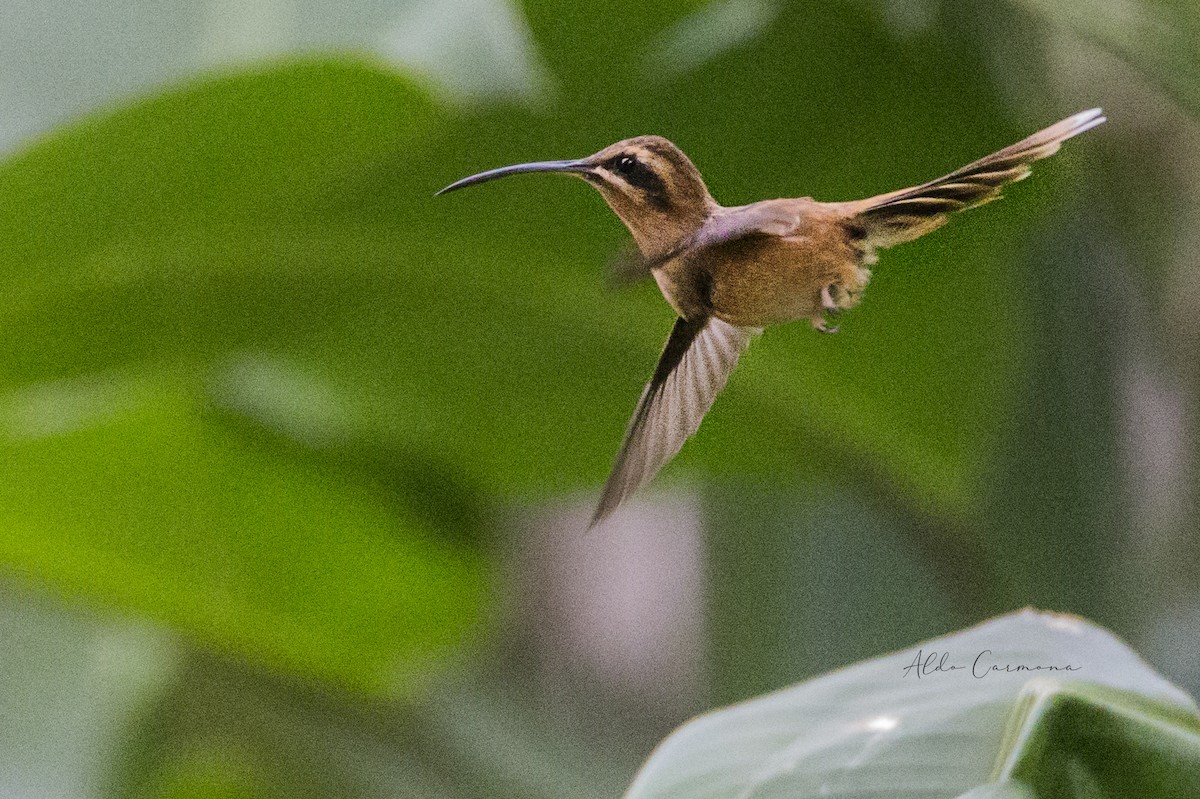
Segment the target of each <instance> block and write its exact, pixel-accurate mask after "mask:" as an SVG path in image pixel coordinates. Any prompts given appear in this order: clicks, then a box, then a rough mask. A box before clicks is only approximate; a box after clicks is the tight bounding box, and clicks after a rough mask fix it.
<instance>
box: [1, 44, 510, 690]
mask: <svg viewBox="0 0 1200 799" xmlns="http://www.w3.org/2000/svg"><path fill="white" fill-rule="evenodd" d="M432 114H433V111H432V106H431V105H430V103H429V102H428V100H427V99H426V98H425V97H424V95H423V94H422V93H421V92H420V91H418V90H416V89H414V88H413V87H412V85H411V84H410V83H409V82H408V81H406V80H405V79H403V78H401V77H400V76H398V75H396V74H394V73H391V72H388V71H385V70H383V69H380V68H379V67H377V66H375V65H373V64H370V63H364V62H361V61H355V60H338V59H327V60H300V61H295V62H289V63H284V64H279V65H274V66H270V67H265V68H259V69H255V70H252V71H249V72H244V73H237V74H232V75H228V76H224V77H216V78H207V79H204V80H200V81H197V82H195V83H193V84H190V85H187V86H184V87H182V88H180V89H178V90H175V91H172V92H169V93H166V94H164V95H162V96H160V97H156V98H152V99H149V100H147V101H144V102H141V103H138V104H136V105H134V106H132V107H130V108H127V109H123V110H120V111H117V112H114V113H109V114H104V115H98V116H95V117H93V118H90V119H87V120H84V121H82V122H80V123H78V124H76V125H74V126H72V127H70V128H67V129H65V130H63V131H62V132H60V133H58V134H56V135H54V136H52V137H49V138H48V139H46V140H45V141H43V142H42V143H40V144H39V145H37V146H35V147H33V148H32V149H30V150H28V151H27V152H25V153H23V154H21V155H19V156H17V157H16V158H14V159H13V160H11V161H10V162H8V163H7V164H5V165H4V167H3V168H2V169H0V242H2V244H3V246H0V274H3V275H4V276H5V279H6V281H7V282H8V284H9V286H10V288H11V290H10V291H9V292H7V293H6V296H5V299H4V301H3V303H0V320H3V325H4V328H5V332H6V335H5V337H4V343H3V344H2V345H0V364H2V369H0V392H2V393H0V453H2V455H0V561H2V562H4V563H6V564H10V565H11V567H13V568H15V569H16V571H17V572H18V573H20V574H25V575H29V576H31V577H34V578H36V579H37V580H39V581H45V582H47V583H50V584H53V585H55V586H58V587H59V588H65V589H67V590H69V591H71V592H72V593H75V594H78V595H82V596H86V597H91V598H95V599H98V600H100V601H102V602H103V603H105V604H109V605H116V606H118V607H122V608H128V609H131V610H135V611H138V612H140V613H143V614H145V615H147V616H150V617H152V618H155V619H159V620H163V621H166V622H169V623H171V624H172V625H174V626H176V627H178V628H180V629H182V630H185V631H187V632H188V633H190V634H192V635H193V636H195V637H196V638H198V639H199V640H202V641H204V642H206V643H208V644H210V645H212V646H214V647H216V648H219V649H224V650H228V651H234V652H239V653H242V654H244V655H247V656H249V657H251V658H253V659H255V660H258V661H262V662H267V663H270V664H272V665H273V666H275V667H278V668H283V669H287V670H290V671H293V672H297V673H300V674H304V675H307V676H317V677H321V678H325V679H329V680H333V681H337V682H341V683H343V684H345V685H348V686H352V687H355V688H360V689H365V690H371V691H384V692H407V691H411V690H413V689H415V688H416V687H418V686H419V685H420V684H421V683H422V681H423V680H424V679H425V678H426V677H427V675H428V674H429V673H430V671H431V670H432V669H434V668H435V667H436V665H437V663H438V662H439V661H440V660H442V659H444V658H445V657H446V656H447V655H449V654H450V653H452V652H453V651H454V650H455V648H456V647H457V646H458V645H459V644H461V642H462V641H463V639H464V638H465V637H466V636H467V635H468V632H469V631H471V630H472V629H473V628H474V627H475V625H476V624H477V623H478V622H479V620H480V618H481V615H482V612H483V609H484V606H485V604H486V582H487V580H486V567H485V562H484V558H483V556H482V555H481V554H480V553H479V552H478V551H477V550H476V549H475V548H474V547H471V546H468V545H465V544H460V543H453V542H452V541H450V540H448V539H447V537H446V535H445V533H446V532H453V533H455V534H456V535H459V536H461V534H462V533H463V531H462V530H453V531H446V530H444V529H441V528H439V527H438V526H436V520H431V519H430V518H429V516H428V515H426V514H422V513H420V512H419V508H418V507H417V504H418V503H414V502H413V501H411V500H412V497H411V496H410V495H409V494H406V493H405V492H404V491H403V490H400V489H398V488H396V487H395V486H392V485H390V484H389V483H388V477H389V475H391V474H405V473H407V472H410V471H414V472H416V471H420V472H427V471H428V470H427V469H424V468H422V466H421V464H420V461H419V459H418V458H417V457H416V455H414V453H413V452H412V451H411V450H410V449H403V448H401V449H397V448H395V447H390V448H389V447H388V446H386V442H385V444H384V445H380V444H377V443H376V441H375V438H374V437H373V436H372V435H371V428H370V427H369V425H366V424H365V423H364V422H363V421H362V419H361V417H360V415H359V414H358V413H357V409H356V405H355V399H356V397H357V393H356V392H355V390H354V388H355V385H356V383H357V382H358V378H360V377H361V373H355V374H354V375H353V376H352V380H351V381H350V384H349V385H345V384H338V383H337V382H335V381H334V379H333V376H332V375H331V371H330V370H329V369H327V368H321V366H320V365H319V363H318V358H317V357H316V356H315V353H317V352H318V351H320V352H325V353H329V355H328V357H329V360H330V361H333V360H336V359H338V358H344V356H345V353H346V352H347V351H349V349H350V348H347V349H346V350H342V349H339V348H337V347H334V346H331V344H332V343H334V342H336V343H337V344H339V345H340V344H341V343H342V342H343V341H344V339H343V334H344V332H345V330H346V329H347V328H352V327H353V326H354V325H355V323H356V314H357V313H358V312H360V311H361V310H362V308H363V303H364V302H366V301H368V298H369V297H371V296H373V295H374V294H375V293H377V286H376V285H374V284H371V285H370V287H369V288H368V287H365V286H364V283H363V282H362V278H361V275H362V272H361V270H359V271H355V270H354V269H353V268H347V269H345V270H344V274H335V272H338V271H339V270H341V267H342V266H343V265H345V264H346V263H348V262H351V263H352V262H353V261H354V260H355V259H356V257H357V256H358V254H359V253H357V252H356V251H355V250H354V245H355V242H358V241H360V240H361V239H356V238H354V237H353V236H349V237H348V235H347V234H346V232H345V230H346V227H347V222H346V218H345V216H339V213H338V212H339V209H340V207H341V205H342V203H343V202H344V199H343V197H344V195H345V194H346V193H347V192H348V191H349V190H348V189H347V188H346V186H347V185H348V184H349V185H354V186H358V187H360V188H361V185H362V182H363V180H364V175H367V174H370V173H371V171H372V170H374V169H376V168H377V165H378V163H379V162H380V160H381V159H385V158H387V157H390V154H392V153H393V152H395V151H396V150H397V149H404V148H406V147H410V146H412V143H413V142H414V141H418V140H419V139H420V137H421V136H422V131H423V130H424V129H425V128H426V127H427V125H428V123H429V121H430V119H431V118H432ZM334 231H337V232H334ZM338 247H345V248H346V249H345V250H339V251H338V253H337V256H336V257H333V256H331V255H330V253H331V251H332V250H334V249H335V248H338ZM327 264H331V265H332V267H333V270H332V271H331V272H330V273H328V274H323V273H321V272H320V271H319V270H320V268H321V267H322V266H324V265H327ZM389 265H390V261H389ZM324 278H329V279H330V282H329V283H325V282H323V280H324ZM339 280H340V281H341V282H339ZM346 281H351V282H352V283H353V282H354V281H359V282H357V283H356V284H355V286H356V287H357V288H358V291H356V292H353V296H351V297H350V298H347V299H344V301H342V300H343V298H341V297H338V296H337V294H336V292H337V291H338V289H339V288H342V287H343V286H345V282H346ZM290 300H297V301H298V304H295V305H293V304H291V303H290V302H289V301H290ZM301 300H302V301H303V302H299V301H301ZM339 323H340V324H339ZM331 330H332V331H333V333H332V334H330V331H331ZM316 342H321V344H322V347H321V348H318V346H317V343H316ZM372 458H374V461H373V462H369V461H371V459H372ZM434 474H436V471H434ZM453 486H454V483H453V481H448V482H447V485H446V486H445V487H444V488H443V487H440V486H439V487H438V489H437V490H440V491H442V492H443V494H453V493H454V491H455V489H454V487H453ZM431 525H435V526H431Z"/></svg>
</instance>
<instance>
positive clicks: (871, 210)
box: [847, 108, 1106, 249]
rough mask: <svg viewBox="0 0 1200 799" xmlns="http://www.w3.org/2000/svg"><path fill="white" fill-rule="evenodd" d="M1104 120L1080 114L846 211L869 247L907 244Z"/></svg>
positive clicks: (1096, 113)
mask: <svg viewBox="0 0 1200 799" xmlns="http://www.w3.org/2000/svg"><path fill="white" fill-rule="evenodd" d="M1104 121H1106V118H1105V117H1104V112H1103V111H1102V110H1101V109H1099V108H1093V109H1091V110H1089V111H1083V112H1081V113H1078V114H1075V115H1074V116H1072V117H1068V118H1067V119H1064V120H1063V121H1061V122H1059V123H1057V124H1054V125H1051V126H1050V127H1048V128H1046V129H1045V130H1041V131H1038V132H1037V133H1035V134H1033V135H1032V136H1030V137H1029V138H1027V139H1022V140H1021V141H1019V142H1017V143H1016V144H1013V145H1010V146H1008V147H1005V148H1004V149H1003V150H998V151H996V152H994V153H992V154H991V155H988V156H985V157H983V158H980V159H979V160H978V161H974V162H972V163H970V164H967V165H966V166H964V167H962V168H961V169H956V170H955V171H953V172H951V173H950V174H949V175H946V176H944V177H940V178H938V179H937V180H931V181H929V182H928V183H923V184H921V185H920V186H914V187H913V188H910V189H901V190H900V191H894V192H891V193H890V194H881V195H879V196H877V197H870V198H868V199H866V200H860V201H859V202H856V203H847V205H848V206H849V208H848V209H847V210H849V211H850V212H851V213H852V214H854V216H855V219H854V221H855V222H857V223H858V225H860V226H861V227H862V228H863V229H865V230H866V233H867V244H868V246H869V247H870V248H871V249H874V248H876V247H891V246H894V245H896V244H902V243H904V242H906V241H912V240H913V239H915V238H918V237H920V236H923V235H925V234H926V233H928V232H930V231H931V230H935V229H937V228H939V227H941V226H942V225H944V224H945V223H946V221H947V220H948V219H949V216H950V214H952V213H954V212H955V211H961V210H964V209H966V208H974V207H975V206H978V205H983V204H984V203H986V202H990V201H992V200H994V199H996V198H997V197H999V196H1000V190H1001V189H1002V188H1003V187H1004V186H1005V185H1006V184H1008V183H1013V182H1015V181H1018V180H1021V179H1022V178H1024V177H1026V176H1027V175H1028V174H1029V172H1030V164H1032V163H1033V162H1034V161H1037V160H1040V159H1042V158H1046V157H1048V156H1051V155H1054V153H1056V152H1058V148H1059V147H1060V146H1061V145H1062V143H1063V142H1064V141H1066V140H1067V139H1069V138H1071V137H1072V136H1078V135H1079V134H1080V133H1083V132H1084V131H1085V130H1091V129H1092V128H1094V127H1096V126H1097V125H1099V124H1101V123H1102V122H1104Z"/></svg>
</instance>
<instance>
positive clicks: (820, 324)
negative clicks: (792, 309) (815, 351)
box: [812, 316, 838, 333]
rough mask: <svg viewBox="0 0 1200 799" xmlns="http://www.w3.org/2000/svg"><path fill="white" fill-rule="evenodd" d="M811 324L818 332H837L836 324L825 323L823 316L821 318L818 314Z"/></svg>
mask: <svg viewBox="0 0 1200 799" xmlns="http://www.w3.org/2000/svg"><path fill="white" fill-rule="evenodd" d="M812 326H813V330H816V331H817V332H818V333H836V332H838V329H837V325H834V326H833V327H830V326H829V325H827V324H825V320H824V319H823V318H821V317H820V316H818V317H816V318H814V319H813V320H812Z"/></svg>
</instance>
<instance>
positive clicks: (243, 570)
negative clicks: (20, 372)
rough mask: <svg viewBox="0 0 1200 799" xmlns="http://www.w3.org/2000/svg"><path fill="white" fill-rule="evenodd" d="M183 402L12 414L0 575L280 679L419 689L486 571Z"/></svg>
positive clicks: (101, 388) (173, 398) (65, 405)
mask: <svg viewBox="0 0 1200 799" xmlns="http://www.w3.org/2000/svg"><path fill="white" fill-rule="evenodd" d="M190 388H191V387H190V386H189V385H188V384H187V382H186V381H182V380H171V379H169V378H162V379H160V380H157V381H151V380H147V379H129V380H121V379H120V378H119V377H117V376H108V377H105V378H94V379H91V380H87V381H82V380H81V381H75V382H62V383H58V384H55V385H53V386H42V387H39V388H38V389H36V390H33V389H31V390H27V391H26V392H23V393H22V394H18V395H14V396H12V397H10V400H9V404H8V408H7V411H8V413H7V414H6V418H4V419H3V421H4V422H5V424H4V429H5V433H6V435H5V436H4V438H3V440H2V441H0V453H2V455H0V458H2V459H3V463H4V465H5V479H4V480H3V481H0V530H3V531H4V535H3V536H2V537H0V560H3V561H4V562H7V563H12V564H16V565H17V566H18V571H19V572H21V573H24V574H27V575H29V576H31V577H35V578H38V579H41V580H48V581H52V582H54V583H56V584H57V585H59V586H61V587H64V588H66V589H68V590H70V591H72V592H73V593H79V594H83V595H90V596H100V597H102V598H104V600H105V601H106V602H107V603H110V604H115V605H118V606H120V607H125V608H131V609H135V610H138V611H140V612H142V613H144V614H146V615H148V616H151V617H153V618H157V619H160V620H163V621H166V622H170V623H172V624H174V625H176V626H178V627H181V628H183V629H185V630H188V631H190V632H191V633H192V634H193V635H195V636H196V637H198V638H199V639H200V640H202V641H204V642H206V643H209V644H211V645H213V646H216V647H217V648H221V649H226V650H233V651H240V652H244V653H247V654H249V655H251V656H252V657H254V658H256V659H259V660H264V661H267V662H269V663H271V664H273V665H275V666H277V667H282V668H286V669H289V670H292V671H297V672H301V673H305V674H308V675H312V676H318V677H323V678H327V679H332V680H338V681H341V682H344V683H347V684H350V685H352V686H354V687H359V688H363V689H367V690H373V691H398V690H399V691H402V690H411V689H412V688H413V687H415V686H417V685H419V684H420V680H421V679H423V678H424V677H426V676H427V675H428V673H429V671H430V669H431V668H432V667H433V665H434V664H435V663H436V661H437V660H438V659H439V658H440V657H443V656H444V655H445V654H447V652H448V651H450V650H451V649H452V648H453V646H454V645H455V644H456V643H458V642H459V641H460V640H461V638H462V637H463V636H464V634H465V633H466V632H467V631H468V630H470V629H471V628H472V626H473V625H474V623H475V622H476V620H477V619H478V617H479V613H480V611H481V608H482V606H483V603H484V591H483V585H484V564H483V562H482V559H481V557H480V556H479V555H478V554H476V553H474V552H473V551H472V550H470V549H468V548H465V547H463V546H460V545H455V544H452V543H450V542H448V541H446V540H444V538H442V537H441V536H439V535H438V534H437V533H436V531H434V530H431V529H428V528H427V527H426V526H425V525H423V524H422V523H421V522H420V521H419V520H417V519H415V518H413V517H412V516H411V515H410V514H405V513H403V512H402V511H401V510H400V509H397V508H396V507H395V506H393V505H392V504H391V503H389V502H388V501H387V498H386V497H385V496H381V495H380V494H379V493H378V492H377V491H373V490H371V489H370V488H369V487H366V486H362V485H355V484H353V483H350V482H346V481H340V480H336V479H331V477H333V476H334V475H331V473H330V471H329V470H328V469H327V468H322V467H321V466H320V465H319V464H312V463H307V462H304V461H297V460H295V459H292V458H289V457H287V456H285V455H282V454H280V453H279V452H274V451H271V450H264V449H263V448H261V447H255V446H253V445H252V444H250V443H248V442H246V441H245V440H244V439H243V438H242V437H241V436H240V435H238V434H237V432H236V431H234V430H231V429H222V428H221V427H220V426H218V425H214V424H212V423H211V422H210V421H208V420H207V419H206V414H205V412H204V408H203V407H201V406H198V404H197V402H196V400H195V399H194V392H193V391H192V390H190Z"/></svg>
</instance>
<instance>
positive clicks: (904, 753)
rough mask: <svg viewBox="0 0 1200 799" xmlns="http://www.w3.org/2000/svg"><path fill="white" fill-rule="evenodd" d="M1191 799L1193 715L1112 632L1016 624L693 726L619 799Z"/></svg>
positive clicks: (1196, 783) (1199, 719)
mask: <svg viewBox="0 0 1200 799" xmlns="http://www.w3.org/2000/svg"><path fill="white" fill-rule="evenodd" d="M1068 667H1070V669H1071V670H1070V671H1067V670H1066V669H1067V668H1068ZM1051 668H1053V669H1055V670H1053V671H1052V670H1050V669H1051ZM1009 780H1012V781H1013V782H1014V783H1015V784H1009V785H1007V786H1004V787H995V788H992V787H987V788H985V787H982V786H984V785H985V784H987V783H992V782H1001V783H1003V782H1005V781H1009ZM1063 786H1070V788H1069V789H1068V790H1064V789H1063ZM1161 786H1170V789H1162V790H1161V791H1160V792H1157V793H1156V792H1154V791H1156V790H1160V787H1161ZM1178 786H1186V787H1187V788H1188V790H1186V791H1183V792H1179V791H1178V790H1175V789H1177V787H1178ZM1197 789H1200V714H1198V713H1197V709H1196V706H1195V704H1194V703H1193V701H1192V700H1191V699H1190V698H1189V697H1188V696H1187V695H1185V694H1183V693H1182V692H1181V691H1180V690H1179V689H1177V688H1175V687H1174V686H1172V685H1171V684H1170V683H1168V682H1167V681H1166V680H1164V679H1163V678H1162V677H1160V676H1159V675H1158V674H1156V673H1155V672H1154V671H1153V670H1152V669H1151V668H1150V667H1149V666H1147V665H1146V664H1145V663H1144V662H1143V661H1142V660H1141V659H1140V658H1139V657H1138V656H1137V655H1136V654H1135V653H1134V652H1133V651H1132V650H1130V649H1129V648H1128V647H1127V646H1125V645H1124V644H1123V643H1121V642H1120V641H1119V640H1117V639H1116V638H1115V637H1113V636H1112V635H1111V634H1109V633H1108V632H1106V631H1104V630H1102V629H1100V628H1098V627H1095V626H1093V625H1092V624H1090V623H1088V622H1086V621H1084V620H1082V619H1078V618H1075V617H1069V616H1058V615H1051V614H1044V613H1036V612H1033V611H1022V612H1020V613H1015V614H1012V615H1009V616H1004V617H1001V618H998V619H995V620H993V621H990V622H988V623H986V624H983V625H980V626H978V627H974V628H971V629H969V630H966V631H964V632H960V633H956V634H954V635H950V636H947V637H944V638H939V639H936V640H933V641H927V642H924V643H922V644H920V645H918V646H917V647H914V648H912V649H909V650H906V651H903V652H898V653H895V654H892V655H888V656H885V657H882V658H878V659H875V660H871V661H868V662H865V663H861V664H858V665H855V666H852V667H849V668H846V669H843V670H841V671H837V672H833V673H832V674H828V675H826V676H823V677H819V678H817V679H814V680H812V681H810V682H806V683H801V684H800V685H796V686H794V687H792V688H787V689H785V690H782V691H779V692H777V693H773V694H768V695H767V696H763V697H761V698H758V699H754V700H751V701H749V702H744V703H742V704H740V705H734V706H732V707H730V708H726V709H724V710H720V711H716V712H714V713H711V714H709V715H707V716H702V717H700V718H699V719H696V720H695V721H692V722H690V723H689V724H687V725H685V726H684V727H682V728H680V729H679V730H677V731H676V732H675V733H674V734H672V735H671V736H670V737H669V738H667V740H666V741H664V742H663V744H662V745H661V746H660V747H659V748H658V750H657V751H656V752H655V753H654V755H653V756H652V757H651V758H650V760H649V761H648V762H647V763H646V765H645V766H644V767H643V768H642V770H641V772H640V773H639V775H638V776H637V778H636V779H635V781H634V783H633V785H632V786H631V787H630V789H629V792H628V793H627V794H626V796H627V797H628V799H650V798H651V797H675V796H687V797H692V798H693V799H695V798H698V797H711V798H712V799H717V798H718V797H738V796H742V797H744V796H749V795H753V796H756V797H774V796H779V797H784V796H787V797H793V799H800V798H801V797H810V796H811V797H818V796H819V797H868V796H889V797H893V799H902V797H921V798H922V799H936V798H937V797H946V798H947V799H948V798H949V797H956V796H959V795H965V796H970V797H972V799H976V797H980V796H1005V797H1008V796H1038V797H1050V796H1079V797H1083V796H1086V797H1093V796H1104V797H1108V796H1111V797H1123V796H1132V795H1138V796H1147V797H1150V796H1155V797H1157V796H1164V797H1165V796H1172V797H1173V796H1185V795H1191V794H1194V792H1195V791H1196V790H1197ZM1089 790H1090V791H1092V792H1088V791H1089ZM1173 790H1174V792H1172V791H1173ZM968 792H970V793H968Z"/></svg>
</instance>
